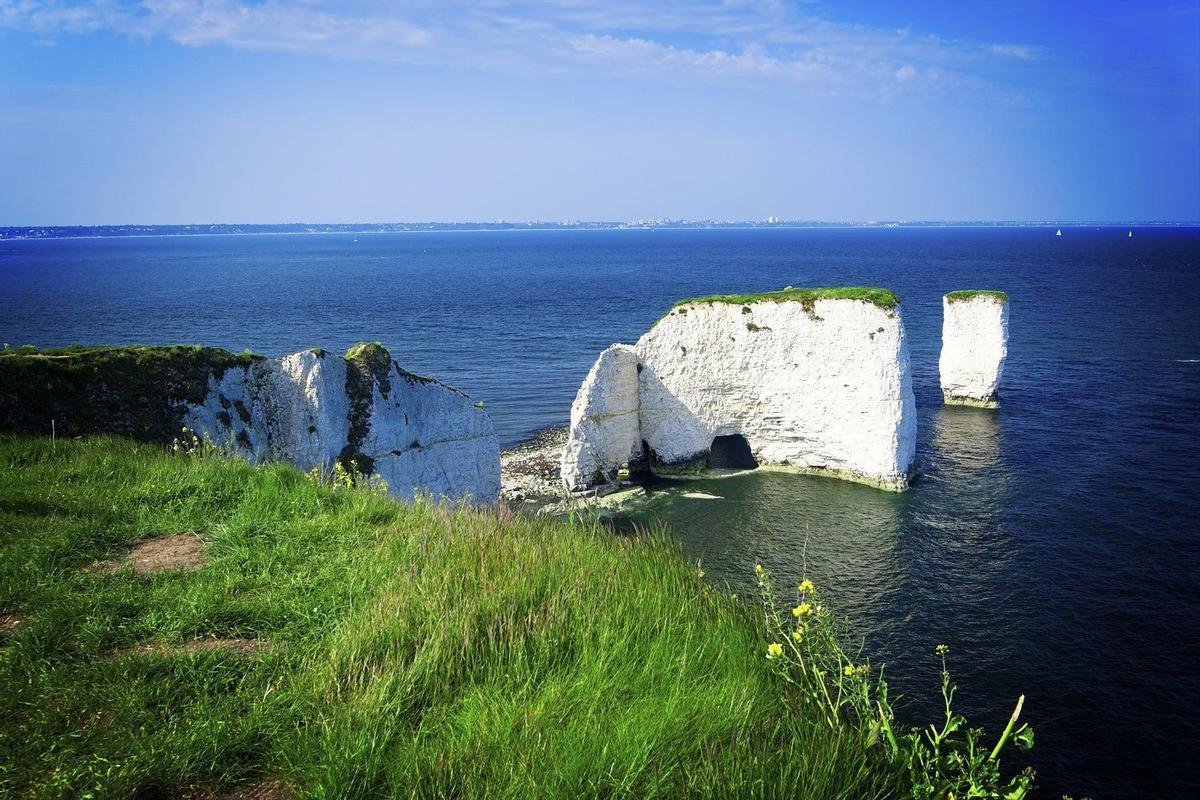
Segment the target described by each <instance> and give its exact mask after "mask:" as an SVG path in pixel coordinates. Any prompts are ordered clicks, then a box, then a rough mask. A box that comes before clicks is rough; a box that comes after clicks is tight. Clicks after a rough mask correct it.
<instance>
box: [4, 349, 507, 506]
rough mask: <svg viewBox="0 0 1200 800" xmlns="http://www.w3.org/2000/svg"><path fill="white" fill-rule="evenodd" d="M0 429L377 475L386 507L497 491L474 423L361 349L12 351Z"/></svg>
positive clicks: (433, 387) (490, 450)
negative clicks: (179, 445)
mask: <svg viewBox="0 0 1200 800" xmlns="http://www.w3.org/2000/svg"><path fill="white" fill-rule="evenodd" d="M183 428H187V429H188V432H187V434H184V433H183ZM0 429H3V430H9V431H15V432H21V433H41V434H50V433H51V432H52V430H53V432H55V433H56V434H57V435H59V436H74V435H81V434H88V433H111V434H117V435H122V436H130V437H133V438H135V439H139V440H142V441H157V442H163V443H171V442H172V441H173V440H175V439H176V438H183V439H185V440H186V439H187V438H189V437H190V435H192V434H194V435H196V436H198V437H200V438H207V439H209V440H210V441H212V442H213V443H215V444H217V445H219V446H221V447H223V448H225V449H227V450H228V451H230V452H233V453H235V454H237V455H240V456H242V457H245V458H247V459H248V460H250V461H252V462H255V463H260V462H268V461H284V462H288V463H291V464H295V465H296V466H298V467H300V468H301V469H303V470H311V469H313V468H314V467H316V468H320V469H322V470H331V469H333V467H334V465H335V464H338V463H340V464H342V466H343V467H345V468H347V469H350V470H354V471H355V472H357V473H360V474H366V475H372V474H377V475H379V476H380V477H381V478H383V480H384V481H386V482H387V484H388V491H389V492H390V493H391V494H393V495H394V496H396V497H399V498H411V497H413V496H414V495H415V494H417V493H423V492H428V493H430V494H432V495H434V496H435V497H444V498H448V499H452V500H459V499H464V498H470V499H471V500H473V501H475V502H481V503H490V502H492V501H493V500H495V498H496V496H497V495H498V494H499V491H500V449H499V442H498V440H497V438H496V435H495V433H494V431H493V428H492V422H491V419H490V418H489V417H488V415H487V414H486V413H485V412H484V411H483V410H482V409H481V408H479V407H477V406H476V404H475V403H473V402H472V401H471V399H470V398H469V397H467V395H465V394H464V393H462V392H461V391H459V390H457V389H455V388H453V387H450V386H447V385H446V384H444V383H441V382H439V381H436V380H434V379H432V378H426V377H423V376H420V375H415V374H413V373H411V372H408V371H407V370H404V369H402V368H401V367H400V366H399V365H398V364H396V362H395V361H393V360H392V358H391V355H390V354H389V353H388V351H387V350H386V349H385V348H384V347H383V346H381V345H379V344H374V343H362V344H358V345H355V346H354V347H352V348H350V350H349V351H347V353H346V354H345V356H339V355H336V354H333V353H329V352H327V351H324V350H319V349H318V350H304V351H301V352H298V353H292V354H291V355H287V356H283V357H280V358H264V357H262V356H256V355H251V354H248V353H246V354H234V353H230V352H228V351H225V350H221V349H218V348H209V347H68V348H60V349H56V350H35V349H33V348H19V349H17V350H12V351H8V352H5V353H2V354H0Z"/></svg>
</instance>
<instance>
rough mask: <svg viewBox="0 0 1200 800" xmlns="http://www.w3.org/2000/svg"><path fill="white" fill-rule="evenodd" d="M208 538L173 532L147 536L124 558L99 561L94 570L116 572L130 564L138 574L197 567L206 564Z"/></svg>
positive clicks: (93, 567)
mask: <svg viewBox="0 0 1200 800" xmlns="http://www.w3.org/2000/svg"><path fill="white" fill-rule="evenodd" d="M203 551H204V540H203V539H201V538H200V537H199V536H197V535H196V534H194V533H172V534H169V535H167V536H156V537H155V538H153V539H143V540H142V541H140V542H138V543H137V544H135V545H134V546H133V547H131V548H129V551H128V552H127V553H125V555H123V556H121V557H120V558H114V559H109V560H107V561H97V562H96V563H95V564H93V565H92V570H93V571H94V572H116V571H117V570H119V569H120V568H121V567H123V566H125V565H126V564H129V565H130V566H132V567H133V572H134V574H136V575H151V574H153V573H156V572H168V571H172V570H195V569H200V567H202V566H204V561H205V559H204V552H203Z"/></svg>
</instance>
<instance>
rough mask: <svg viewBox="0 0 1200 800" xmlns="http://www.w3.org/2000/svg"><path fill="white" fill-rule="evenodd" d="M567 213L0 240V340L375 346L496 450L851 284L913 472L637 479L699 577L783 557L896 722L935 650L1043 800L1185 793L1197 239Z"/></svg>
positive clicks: (1196, 756)
mask: <svg viewBox="0 0 1200 800" xmlns="http://www.w3.org/2000/svg"><path fill="white" fill-rule="evenodd" d="M1127 230H1128V229H1126V228H1122V229H1119V230H1117V229H1111V228H1106V229H1094V228H1066V229H1064V231H1063V235H1062V237H1055V236H1054V235H1053V230H1052V229H1051V230H1047V229H1040V228H1010V229H996V228H978V229H972V228H947V229H898V230H878V229H865V230H863V229H800V230H779V229H770V230H745V231H740V230H721V231H715V230H714V231H704V230H699V231H669V230H657V231H644V230H635V231H591V232H553V231H551V232H500V233H450V234H438V233H421V234H359V235H357V236H354V235H341V234H337V235H281V236H238V237H233V236H231V237H221V236H214V237H163V238H155V237H151V238H138V239H91V240H43V241H7V242H0V341H3V342H9V343H11V344H13V345H18V344H25V343H33V344H37V345H40V346H51V345H61V344H68V343H73V342H82V343H102V342H109V343H131V342H148V343H161V342H188V343H192V342H203V343H207V344H213V345H220V346H224V347H227V348H230V349H233V350H241V349H243V348H247V347H248V348H251V349H253V350H256V351H258V352H263V353H268V354H279V353H284V352H289V351H293V350H297V349H300V348H305V347H313V346H324V347H328V348H330V349H344V348H346V347H347V346H349V345H350V344H352V343H354V342H355V341H358V340H361V339H373V340H379V341H382V342H384V343H385V344H387V345H388V346H389V347H390V348H391V350H392V353H393V355H394V356H395V357H396V358H397V359H398V360H399V361H400V362H401V364H403V365H404V366H405V367H407V368H409V369H412V370H415V371H417V372H422V373H427V374H432V375H435V376H437V377H439V378H442V379H443V380H446V381H448V382H450V383H453V384H455V385H457V386H459V387H461V388H463V389H465V390H466V391H467V392H469V393H470V394H471V395H472V396H474V397H475V398H477V399H481V400H483V401H485V404H486V408H487V409H488V411H489V412H490V413H491V415H492V418H493V419H494V421H495V423H496V427H497V429H498V430H499V432H500V434H501V437H502V439H503V440H504V441H505V442H506V443H513V442H516V441H518V440H520V439H522V438H524V437H525V436H527V435H529V434H531V433H533V432H534V431H536V430H538V429H541V428H543V427H546V426H549V425H556V424H564V423H565V422H566V419H567V416H568V410H569V406H570V402H571V399H572V397H573V396H574V392H575V389H576V387H577V386H578V383H579V381H580V380H581V379H582V377H583V375H584V374H585V373H586V372H587V369H588V367H589V366H590V364H591V362H592V360H593V358H594V357H595V355H596V354H597V353H598V352H599V351H600V349H602V348H603V347H605V346H607V345H608V344H611V343H612V342H614V341H627V342H631V341H634V340H635V339H636V338H637V336H638V335H639V334H640V333H641V332H642V331H643V330H644V329H645V328H646V327H647V326H648V325H649V324H650V323H651V322H653V321H654V320H655V319H656V318H657V317H658V316H659V315H660V314H661V313H662V312H663V310H664V309H665V308H666V307H667V306H668V305H669V304H670V303H671V301H673V300H674V299H676V298H678V297H681V296H689V295H696V294H711V293H718V292H743V291H752V290H760V289H774V288H780V287H782V286H785V285H793V286H822V285H833V284H870V285H879V286H887V287H890V288H893V289H895V290H896V291H897V292H898V293H899V294H900V295H901V298H902V300H903V304H902V313H903V318H904V322H905V325H906V328H907V331H908V335H909V342H910V347H911V353H912V359H913V367H914V370H913V371H914V388H915V391H916V395H917V403H918V414H919V445H918V457H919V459H920V461H921V463H922V465H923V467H924V469H925V472H926V476H925V478H924V479H923V480H922V481H920V482H919V483H918V484H917V485H916V486H915V487H914V489H913V490H912V491H910V492H908V493H906V494H904V495H892V494H887V493H883V492H878V491H875V490H872V489H869V488H865V487H861V486H856V485H851V484H845V483H840V482H837V481H832V480H823V479H818V478H808V477H803V476H784V475H768V474H754V475H749V476H746V477H743V478H735V479H727V480H723V481H708V482H704V483H703V484H701V485H700V486H698V487H696V488H704V489H705V490H706V491H709V492H712V493H714V494H717V495H721V496H723V497H725V499H724V500H720V501H713V500H688V499H686V498H682V497H679V496H678V493H666V494H664V495H663V496H662V497H661V498H659V499H657V500H656V501H655V502H654V503H653V504H652V506H651V510H650V511H649V512H648V516H655V517H657V518H660V519H663V520H665V521H666V522H667V523H668V524H670V525H672V527H673V529H674V530H675V531H676V533H677V534H678V536H679V537H680V539H681V540H682V542H683V544H684V547H685V549H686V551H687V552H688V554H689V555H690V556H691V557H693V558H699V559H703V562H704V566H705V570H706V571H707V573H708V574H709V575H710V576H711V577H713V578H714V579H715V580H718V581H729V582H730V584H731V585H732V587H733V588H734V590H736V591H750V587H751V586H752V571H753V565H754V563H755V561H762V562H763V563H764V564H766V565H767V566H768V567H770V568H772V569H773V570H774V571H775V572H776V573H777V574H778V575H779V576H780V577H781V579H782V580H784V581H785V582H790V581H791V579H792V578H793V577H795V576H797V575H798V574H799V572H800V570H801V563H802V560H801V559H802V556H801V554H802V551H803V550H804V543H805V541H806V540H807V541H808V546H807V554H806V555H807V565H808V570H809V573H810V574H811V575H812V576H813V577H814V579H816V580H817V581H818V583H820V584H822V585H824V586H825V587H827V588H828V590H829V592H830V593H829V598H830V600H831V602H832V604H833V605H835V606H836V607H837V609H838V610H839V611H840V612H842V613H844V614H846V615H848V616H849V617H850V618H851V620H852V621H853V622H854V625H855V630H858V631H861V632H862V633H863V634H864V635H865V637H866V643H865V646H866V652H867V653H868V654H870V655H871V656H872V658H873V659H875V660H877V661H886V662H887V663H888V664H889V665H890V667H889V673H890V674H891V675H892V677H893V682H894V684H895V685H896V686H898V687H899V688H900V689H902V690H903V691H904V692H905V693H906V694H907V695H908V696H909V698H910V704H909V706H907V708H908V709H909V711H910V712H911V713H914V714H915V713H918V712H920V711H923V710H926V708H927V702H928V701H929V699H930V697H931V694H932V693H934V692H936V681H937V674H936V661H935V660H934V658H933V655H932V649H933V647H934V645H935V644H937V643H939V642H946V643H948V644H949V645H950V646H951V658H952V661H951V665H952V668H953V669H954V673H955V677H956V679H957V680H958V682H959V684H960V694H959V698H958V700H959V702H960V704H961V706H962V709H963V710H964V711H965V712H967V713H968V715H969V716H970V717H971V719H972V720H973V721H976V722H979V723H981V724H986V725H987V726H988V727H989V728H990V729H992V730H998V729H999V728H1000V727H1002V725H1003V723H1004V721H1005V719H1006V717H1007V715H1008V713H1009V711H1010V710H1011V705H1012V702H1013V701H1014V700H1015V698H1016V696H1017V695H1018V694H1021V693H1025V694H1026V695H1027V700H1026V706H1025V714H1024V718H1025V719H1027V720H1028V721H1030V722H1031V723H1032V724H1033V725H1034V726H1035V728H1036V730H1037V735H1038V742H1037V747H1036V748H1035V749H1034V751H1033V754H1032V761H1033V763H1034V765H1035V766H1036V767H1037V768H1038V770H1039V774H1040V777H1041V781H1042V784H1043V786H1044V787H1045V790H1044V791H1043V793H1042V795H1043V796H1046V797H1057V796H1059V795H1060V794H1061V793H1062V792H1064V791H1069V792H1071V793H1073V794H1075V795H1076V796H1078V795H1082V794H1091V795H1093V796H1095V797H1097V798H1101V797H1135V796H1141V797H1162V796H1191V793H1192V792H1193V791H1194V788H1195V786H1196V785H1197V784H1200V768H1198V767H1197V762H1198V761H1200V747H1197V744H1196V738H1195V737H1196V733H1195V728H1196V725H1195V723H1194V717H1195V713H1196V712H1195V708H1196V699H1197V697H1200V679H1198V678H1197V666H1198V665H1197V658H1198V656H1200V632H1198V631H1200V627H1198V625H1197V622H1196V614H1197V611H1198V610H1200V584H1198V581H1197V574H1198V570H1200V411H1198V408H1197V402H1198V400H1200V230H1197V229H1177V228H1176V229H1168V228H1145V229H1137V228H1135V229H1134V236H1133V238H1129V237H1128V236H1127ZM960 288H999V289H1004V290H1007V291H1008V292H1009V294H1010V297H1011V309H1010V313H1011V322H1010V342H1009V359H1008V363H1007V367H1006V370H1005V377H1004V382H1003V384H1002V387H1001V390H1002V395H1003V406H1002V408H1000V409H999V410H998V411H995V412H986V411H979V410H973V409H958V408H954V409H947V408H943V407H942V405H941V397H940V392H939V390H938V380H937V355H938V349H939V346H940V341H939V340H940V334H941V301H940V298H941V295H942V294H943V293H944V292H946V291H949V290H952V289H960Z"/></svg>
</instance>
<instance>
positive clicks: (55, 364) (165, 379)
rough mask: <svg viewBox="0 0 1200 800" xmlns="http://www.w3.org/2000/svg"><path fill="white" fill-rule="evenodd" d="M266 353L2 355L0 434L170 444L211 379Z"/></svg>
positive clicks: (174, 350) (139, 350)
mask: <svg viewBox="0 0 1200 800" xmlns="http://www.w3.org/2000/svg"><path fill="white" fill-rule="evenodd" d="M259 358H261V356H257V355H254V354H252V353H249V352H246V353H240V354H235V353H231V352H229V351H228V350H222V349H220V348H217V347H190V346H183V345H173V346H140V345H127V346H88V347H85V346H82V345H72V346H70V347H59V348H54V349H50V350H38V349H37V348H34V347H20V348H17V349H15V350H14V349H10V350H4V351H2V352H0V429H4V430H10V431H19V432H28V433H41V434H48V433H50V430H51V420H53V421H54V429H55V431H56V432H57V433H58V434H59V435H62V436H73V435H79V434H84V433H94V432H101V431H103V432H108V433H118V434H123V435H127V436H132V437H134V438H137V439H141V440H153V441H165V442H169V441H170V440H171V438H172V437H174V436H176V435H178V433H179V426H180V424H181V423H180V420H181V418H182V408H181V406H180V404H181V403H184V402H187V403H200V402H203V400H204V396H205V394H207V392H208V380H209V376H215V377H216V378H217V380H220V378H221V376H222V375H224V373H225V370H227V369H231V368H234V367H238V368H245V367H248V366H249V365H250V364H251V363H252V362H253V361H254V360H256V359H259Z"/></svg>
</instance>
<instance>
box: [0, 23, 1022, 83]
mask: <svg viewBox="0 0 1200 800" xmlns="http://www.w3.org/2000/svg"><path fill="white" fill-rule="evenodd" d="M0 27H4V28H9V29H16V30H23V31H27V32H30V33H32V34H34V35H36V36H38V37H39V38H41V39H45V38H46V37H49V36H56V35H58V36H67V35H76V34H84V33H89V32H95V31H111V32H115V33H118V34H123V35H127V36H130V37H136V38H150V39H154V38H161V39H167V40H170V41H173V42H176V43H178V44H181V45H185V46H189V47H209V46H224V47H231V48H237V49H243V50H262V51H281V52H292V53H305V54H313V55H318V56H326V57H336V58H349V59H361V60H371V61H385V62H397V63H408V64H420V65H426V66H451V67H455V68H464V67H465V68H483V69H501V70H508V71H512V72H520V73H529V72H562V71H571V70H579V69H585V68H586V69H588V70H589V71H591V72H593V73H594V72H597V71H601V72H603V71H608V72H610V73H613V74H621V75H628V74H636V75H639V76H644V77H647V78H655V77H665V78H670V79H703V80H714V79H726V80H771V81H786V82H789V83H791V84H794V85H797V86H800V87H807V88H809V89H811V90H814V91H820V92H845V91H851V90H859V91H882V92H892V91H895V90H896V86H897V84H898V83H902V84H904V85H905V86H907V87H910V90H911V88H913V87H920V86H926V87H928V86H932V85H942V86H955V85H959V86H962V85H972V84H977V83H978V81H979V76H980V75H984V74H986V73H987V72H988V70H989V68H990V67H991V66H992V64H990V63H989V62H996V63H1003V62H1005V61H1011V60H1013V59H1019V60H1028V59H1031V58H1034V57H1036V55H1037V51H1036V49H1035V48H1032V47H1029V46H1026V45H1020V44H988V43H977V42H976V43H971V42H957V41H949V40H943V39H939V38H938V37H936V36H930V35H920V34H917V33H914V32H913V31H912V30H910V29H908V28H905V29H902V30H886V29H881V28H872V27H868V26H862V25H850V24H845V23H839V22H834V21H831V20H828V19H824V18H821V17H817V16H814V15H812V14H806V13H801V11H799V10H797V8H796V7H795V6H792V5H789V4H783V3H779V2H765V3H764V2H752V1H751V0H717V1H716V2H685V0H660V2H658V3H651V4H647V3H632V2H625V1H624V0H613V2H608V3H590V2H583V1H582V0H548V1H546V2H537V3H520V2H507V1H506V0H491V2H482V3H471V2H453V0H447V1H446V2H436V1H435V0H418V1H417V2H409V3H405V4H393V3H388V2H381V1H380V0H351V2H341V3H333V2H327V1H326V0H299V1H298V2H290V3H289V2H283V1H282V0H265V2H259V3H249V2H245V1H244V0H143V1H142V2H122V0H93V1H92V2H71V1H70V0H0Z"/></svg>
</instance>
